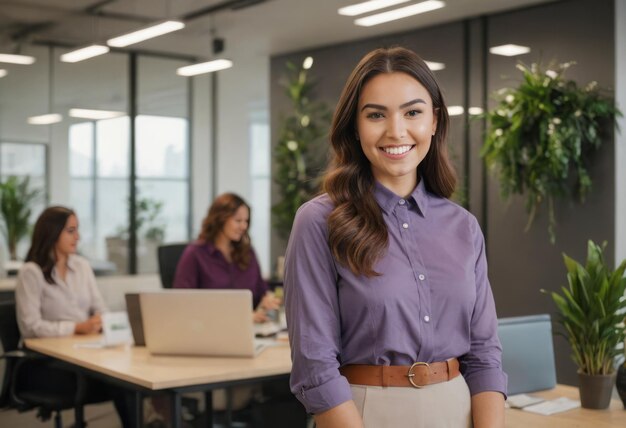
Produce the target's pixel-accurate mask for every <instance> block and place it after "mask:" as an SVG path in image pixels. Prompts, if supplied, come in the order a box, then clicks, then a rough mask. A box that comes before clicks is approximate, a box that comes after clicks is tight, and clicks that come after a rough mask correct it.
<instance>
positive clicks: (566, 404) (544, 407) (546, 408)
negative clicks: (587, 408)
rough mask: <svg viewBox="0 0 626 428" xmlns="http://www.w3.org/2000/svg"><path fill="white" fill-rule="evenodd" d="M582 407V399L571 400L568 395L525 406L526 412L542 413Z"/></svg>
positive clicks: (550, 413)
mask: <svg viewBox="0 0 626 428" xmlns="http://www.w3.org/2000/svg"><path fill="white" fill-rule="evenodd" d="M577 407H580V401H578V400H571V399H569V398H566V397H561V398H557V399H555V400H549V401H544V402H542V403H539V404H534V405H532V406H527V407H524V408H523V409H522V410H524V411H525V412H533V413H539V414H540V415H552V414H554V413H560V412H565V411H566V410H571V409H575V408H577Z"/></svg>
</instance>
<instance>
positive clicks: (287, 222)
mask: <svg viewBox="0 0 626 428" xmlns="http://www.w3.org/2000/svg"><path fill="white" fill-rule="evenodd" d="M312 65H313V58H312V57H307V58H306V59H305V60H304V62H303V63H302V65H300V66H299V67H298V66H296V65H295V64H293V63H292V62H288V63H287V71H288V81H287V82H286V84H285V85H284V86H285V90H286V94H287V96H288V97H289V100H290V101H291V112H290V114H289V115H288V116H286V117H284V118H281V129H280V136H279V139H278V143H277V144H276V148H275V149H274V182H275V183H276V185H277V186H278V192H279V198H278V202H276V204H274V206H272V214H273V223H274V227H275V228H276V230H277V231H278V233H279V235H280V236H281V237H282V238H283V239H287V238H288V237H289V233H290V232H291V225H292V224H293V219H294V217H295V215H296V211H297V210H298V208H299V207H300V205H302V204H303V203H304V202H306V201H308V200H309V199H311V198H312V197H313V196H314V195H315V194H316V193H317V191H318V190H319V176H320V173H321V170H322V168H323V161H324V160H325V159H323V158H322V156H320V152H321V150H320V149H319V146H320V145H321V144H322V143H323V142H324V138H325V137H326V135H327V133H328V124H329V121H330V112H329V110H328V108H327V107H326V105H325V104H323V103H321V102H315V101H314V100H313V98H312V96H313V94H312V92H313V88H314V86H315V85H314V83H313V81H312V80H311V78H310V76H309V69H310V68H311V66H312Z"/></svg>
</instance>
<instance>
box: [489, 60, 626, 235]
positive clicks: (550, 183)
mask: <svg viewBox="0 0 626 428" xmlns="http://www.w3.org/2000/svg"><path fill="white" fill-rule="evenodd" d="M572 64H573V63H571V62H570V63H564V64H560V65H558V66H554V67H552V69H547V70H543V69H542V68H541V67H540V66H539V65H537V64H532V65H531V66H530V67H527V66H525V65H523V64H518V66H517V67H518V69H519V70H520V71H521V72H522V77H523V79H522V81H521V83H520V84H519V86H518V87H517V88H505V89H501V90H500V91H498V93H497V99H498V104H497V105H496V107H495V108H494V109H492V110H490V111H489V112H488V113H487V114H486V117H487V122H488V125H489V128H488V132H487V134H486V137H485V141H484V145H483V148H482V151H481V155H482V156H483V157H484V158H485V161H486V163H487V165H488V166H489V167H490V168H491V169H492V170H494V171H495V172H497V174H498V178H499V182H500V190H501V193H502V196H503V197H504V199H508V198H509V197H510V196H511V195H513V194H523V195H525V197H526V210H527V212H528V223H527V226H526V229H528V228H529V227H530V226H531V224H532V222H533V219H534V218H535V214H536V212H537V209H538V208H539V207H540V206H541V205H542V204H543V203H544V202H545V203H547V205H548V217H549V227H548V231H549V235H550V241H551V242H552V243H554V242H555V239H556V238H555V225H556V219H555V214H554V200H555V198H557V197H566V196H569V195H571V194H572V193H574V194H576V195H577V196H578V197H579V198H580V199H581V200H584V197H585V195H586V194H587V192H588V191H589V190H590V189H591V177H590V175H589V172H588V171H587V166H588V164H589V162H590V160H589V156H590V154H591V153H592V152H593V151H595V150H597V149H598V148H599V147H600V146H601V144H602V142H603V140H604V139H606V136H607V135H610V132H611V131H610V130H611V129H613V119H614V117H615V115H616V114H617V115H621V113H620V112H619V110H617V109H616V108H615V105H614V103H613V100H612V99H610V98H608V97H606V96H604V95H603V94H602V93H601V92H600V90H599V89H598V86H597V83H596V82H591V83H589V84H588V85H587V86H586V87H584V88H583V87H579V86H578V84H577V83H576V82H575V81H573V80H568V79H566V78H565V77H564V75H563V74H564V72H565V70H567V68H569V67H570V65H572ZM607 130H609V131H608V132H607ZM572 184H574V189H572ZM572 190H573V191H572Z"/></svg>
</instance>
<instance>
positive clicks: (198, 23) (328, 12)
mask: <svg viewBox="0 0 626 428" xmlns="http://www.w3.org/2000/svg"><path fill="white" fill-rule="evenodd" d="M227 1H228V0H108V1H106V0H105V1H102V0H0V51H4V52H6V51H9V50H12V49H15V47H16V46H17V44H18V43H17V42H19V39H20V32H22V34H21V36H22V37H21V41H22V43H30V42H42V41H54V42H58V43H62V44H69V45H74V46H81V45H85V44H88V43H93V42H97V41H100V42H102V41H103V40H106V39H107V38H110V37H112V36H115V35H119V34H122V33H124V32H127V31H129V30H133V29H137V28H140V27H142V26H144V25H145V24H146V23H148V22H151V21H157V20H162V19H164V18H181V17H184V16H185V15H188V14H189V13H191V12H195V11H198V10H201V9H204V8H207V7H210V6H216V5H220V4H223V3H226V2H227ZM359 1H360V0H316V1H314V0H265V1H264V2H261V3H258V4H256V5H252V6H249V7H246V8H243V9H238V10H231V9H223V10H220V11H218V12H215V13H213V14H210V15H205V16H202V17H199V18H195V19H190V20H188V21H186V22H187V27H186V28H185V29H183V30H181V31H179V32H176V33H172V34H169V35H165V36H161V37H158V38H156V39H153V40H149V41H146V42H143V43H140V44H137V45H133V46H132V47H131V48H133V49H139V50H143V51H155V52H160V53H169V54H185V55H192V56H197V57H210V56H211V54H212V52H211V32H212V29H214V31H215V33H216V34H217V36H219V37H222V38H224V39H225V40H226V49H225V51H224V53H223V56H226V57H228V56H237V57H240V56H241V55H263V56H267V55H274V54H279V53H286V52H291V51H298V50H303V49H307V48H313V47H317V46H324V45H329V44H334V43H341V42H346V41H349V40H355V39H363V38H370V37H375V36H378V35H383V34H390V33H395V32H401V31H408V30H411V29H416V28H419V27H427V26H432V25H436V24H441V23H445V22H450V21H456V20H459V19H462V18H466V17H473V16H479V15H481V14H487V13H494V12H498V11H504V10H509V9H515V8H519V7H524V6H528V5H532V4H537V3H544V2H547V1H549V0H447V1H446V7H444V8H443V9H439V10H436V11H433V12H429V13H426V14H423V15H417V16H414V17H410V18H405V19H402V20H399V21H395V22H391V23H387V24H382V25H379V26H375V27H369V28H365V27H357V26H355V25H354V24H353V23H352V21H353V19H354V18H350V17H345V16H340V15H338V14H337V9H338V8H339V7H342V6H346V5H349V4H354V3H358V2H359ZM412 2H413V3H417V2H418V1H415V0H413V1H412ZM97 4H101V8H100V9H99V10H100V11H101V12H102V14H101V15H100V16H98V15H97V14H94V13H89V12H88V11H87V10H88V9H89V7H90V6H94V5H97ZM119 15H124V17H120V16H119ZM38 24H41V25H40V26H39V28H35V27H32V26H34V25H38ZM29 28H30V29H31V30H33V31H30V32H28V31H27V33H26V34H24V33H23V30H28V29H29ZM16 37H17V38H18V40H16V39H15V38H16Z"/></svg>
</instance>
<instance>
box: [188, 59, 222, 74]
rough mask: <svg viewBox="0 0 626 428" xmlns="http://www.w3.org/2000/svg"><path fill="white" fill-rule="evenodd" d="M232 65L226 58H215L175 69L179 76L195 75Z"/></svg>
mask: <svg viewBox="0 0 626 428" xmlns="http://www.w3.org/2000/svg"><path fill="white" fill-rule="evenodd" d="M232 66H233V62H232V61H230V60H228V59H216V60H213V61H208V62H201V63H199V64H193V65H186V66H185V67H180V68H179V69H177V70H176V74H178V75H179V76H195V75H196V74H203V73H212V72H214V71H219V70H225V69H227V68H230V67H232Z"/></svg>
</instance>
